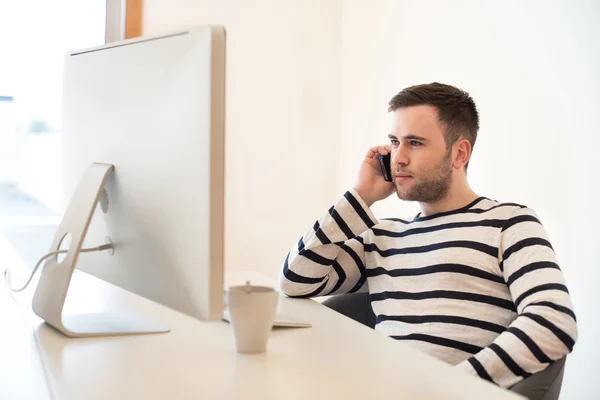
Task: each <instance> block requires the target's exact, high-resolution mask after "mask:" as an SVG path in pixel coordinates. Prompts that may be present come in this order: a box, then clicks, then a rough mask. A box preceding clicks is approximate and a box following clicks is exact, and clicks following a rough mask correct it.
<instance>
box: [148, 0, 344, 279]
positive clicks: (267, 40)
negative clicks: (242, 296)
mask: <svg viewBox="0 0 600 400" xmlns="http://www.w3.org/2000/svg"><path fill="white" fill-rule="evenodd" d="M207 23H210V24H220V25H224V26H225V27H226V30H227V67H228V70H227V104H226V107H227V118H226V132H227V138H226V153H227V159H226V169H227V171H226V192H227V195H226V196H227V199H226V210H225V211H226V220H227V222H226V261H225V262H226V268H227V270H228V272H232V271H233V272H237V271H239V270H257V271H260V272H263V273H265V274H267V275H268V276H270V277H273V278H275V277H276V276H277V274H278V272H279V270H280V269H281V266H282V264H283V260H284V259H285V256H286V254H287V252H288V250H289V249H290V248H291V246H292V245H293V244H294V243H296V242H297V241H298V239H299V237H300V235H301V234H302V233H303V232H304V231H305V230H307V229H308V228H310V226H312V222H313V221H314V220H315V219H316V218H317V217H318V216H320V215H321V213H322V212H324V211H326V210H327V209H328V208H329V207H330V206H331V201H332V199H335V198H337V194H336V193H335V190H336V185H335V181H336V178H337V176H336V175H337V165H338V153H337V151H336V150H335V149H336V146H337V141H338V135H339V129H340V128H339V115H340V100H339V98H340V79H339V71H340V58H341V1H338V0H334V1H327V2H323V1H321V0H270V1H269V0H219V1H214V0H212V1H211V0H168V1H167V0H145V1H144V20H143V24H144V28H143V29H144V34H145V35H150V34H157V33H162V32H166V31H171V30H176V29H180V28H187V27H189V26H194V25H198V24H207Z"/></svg>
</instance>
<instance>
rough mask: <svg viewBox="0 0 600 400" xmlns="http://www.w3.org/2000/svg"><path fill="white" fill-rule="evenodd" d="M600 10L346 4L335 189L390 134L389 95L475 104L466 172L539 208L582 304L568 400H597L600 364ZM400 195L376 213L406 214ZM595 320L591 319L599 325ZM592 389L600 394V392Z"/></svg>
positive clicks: (498, 195) (350, 0)
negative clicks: (449, 91)
mask: <svg viewBox="0 0 600 400" xmlns="http://www.w3.org/2000/svg"><path fill="white" fill-rule="evenodd" d="M599 17H600V3H599V2H595V1H573V2H567V1H560V2H559V1H554V2H549V1H527V2H523V1H508V2H506V1H504V2H481V1H453V2H450V1H445V0H436V1H431V0H429V1H422V0H419V1H399V0H390V1H381V0H380V1H378V2H377V7H373V2H372V1H367V0H347V1H345V2H344V7H343V20H342V26H343V34H342V38H343V52H342V87H341V90H342V107H341V134H342V140H341V142H340V143H341V146H342V154H341V157H340V167H339V168H340V172H339V180H338V192H339V191H341V190H343V189H344V188H347V187H348V186H349V185H351V184H352V183H353V182H354V179H355V173H356V170H357V167H358V162H359V161H360V159H361V157H362V156H363V153H364V152H365V150H366V149H367V147H368V146H370V145H373V144H377V143H382V142H384V141H385V140H386V135H387V133H388V131H389V118H388V115H387V111H386V109H387V102H388V100H389V99H390V98H391V97H392V96H393V95H394V94H395V93H396V92H398V91H399V90H401V89H402V88H404V87H406V86H409V85H413V84H418V83H427V82H432V81H439V82H444V83H449V84H453V85H457V86H459V87H461V88H464V89H465V90H467V91H469V92H470V93H471V94H472V96H473V97H474V99H475V101H476V103H477V105H478V108H479V110H480V116H481V130H480V136H479V138H478V142H477V144H476V145H475V148H474V153H473V158H472V162H471V164H470V166H469V180H470V182H471V185H472V186H473V188H474V190H475V191H476V192H477V193H479V194H480V195H484V196H487V197H490V198H493V199H497V200H499V201H511V202H518V203H522V204H526V205H528V206H530V207H532V208H534V209H535V210H536V211H537V213H538V214H539V216H540V218H541V220H542V222H543V223H544V225H545V226H546V228H547V230H548V232H549V235H550V238H551V240H552V242H553V244H554V247H555V249H556V252H557V256H558V258H559V261H560V263H561V267H562V269H563V271H564V273H565V275H566V279H567V283H568V285H569V287H570V290H571V293H572V295H573V300H574V302H575V308H576V312H577V315H578V321H579V326H580V340H579V342H578V344H577V345H576V347H575V352H574V353H573V354H572V355H571V356H570V358H569V361H568V366H567V370H566V377H565V380H564V386H563V392H562V396H561V398H563V399H583V398H586V399H587V398H595V397H597V396H598V394H600V389H599V388H598V385H597V383H596V382H595V381H594V375H593V374H594V372H593V371H596V370H597V368H596V367H594V365H593V364H592V363H593V362H595V361H596V360H597V359H598V358H599V357H600V351H599V349H600V346H598V345H597V344H596V343H594V339H595V337H597V336H599V335H600V323H599V322H597V312H595V307H596V304H598V302H599V300H600V295H599V294H598V292H599V291H598V289H597V287H596V286H597V282H598V281H600V257H599V256H598V252H597V251H595V249H597V248H598V247H599V245H600V243H599V239H598V238H599V235H598V234H597V228H596V227H597V226H598V225H599V224H600V218H599V212H598V206H596V201H597V199H598V198H599V195H600V193H599V191H598V185H599V182H600V179H599V178H598V173H599V172H600V168H599V167H598V165H597V162H598V161H597V159H598V156H597V154H598V152H599V151H600V147H599V146H600V141H599V139H598V136H599V135H600V133H599V132H598V122H597V114H598V112H599V111H600V97H599V96H600V78H599V76H600V72H599V71H600V59H599V55H600V28H599V27H598V25H597V23H596V22H597V21H598V19H599ZM414 210H415V205H414V204H406V203H401V202H400V201H399V200H397V199H396V198H392V199H389V200H388V201H386V202H383V203H381V204H380V205H378V206H377V208H376V212H377V214H379V215H387V216H390V215H405V214H406V213H412V212H414ZM595 317H596V318H595ZM594 394H596V396H594Z"/></svg>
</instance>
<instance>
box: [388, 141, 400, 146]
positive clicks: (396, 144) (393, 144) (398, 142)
mask: <svg viewBox="0 0 600 400" xmlns="http://www.w3.org/2000/svg"><path fill="white" fill-rule="evenodd" d="M390 143H391V144H392V147H398V145H399V144H400V141H399V140H398V139H392V140H390Z"/></svg>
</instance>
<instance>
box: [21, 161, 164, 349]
mask: <svg viewBox="0 0 600 400" xmlns="http://www.w3.org/2000/svg"><path fill="white" fill-rule="evenodd" d="M113 171H114V166H113V165H111V164H99V163H93V164H92V165H90V166H89V167H88V168H87V170H86V171H85V172H84V175H83V177H82V178H81V181H80V182H79V184H78V185H77V188H76V189H75V193H74V194H73V197H72V198H71V201H70V203H69V206H68V208H67V210H66V212H65V215H64V217H63V219H62V222H61V224H60V226H59V227H58V230H57V231H56V234H55V236H54V239H53V241H52V249H51V251H54V250H58V249H59V246H60V245H61V242H62V240H63V238H65V237H66V236H67V235H68V234H70V235H71V245H70V247H69V249H68V252H67V253H66V254H65V257H64V259H63V260H62V261H60V262H59V261H58V257H56V256H55V257H52V258H50V259H49V260H48V261H47V262H46V264H45V266H44V268H43V270H42V273H41V276H40V279H39V282H38V285H37V288H36V290H35V293H34V295H33V301H32V307H33V311H34V312H35V314H36V315H38V316H39V317H40V318H42V319H43V320H44V321H46V323H48V324H49V325H51V326H52V327H54V328H55V329H57V330H59V331H60V332H62V333H63V334H65V335H66V336H69V337H89V336H115V335H135V334H147V333H164V332H169V331H170V329H169V328H168V327H166V326H164V325H162V324H160V323H157V322H154V321H152V320H150V319H148V318H146V317H143V316H141V315H137V314H135V313H133V312H123V311H107V312H102V313H90V314H76V315H64V316H63V314H62V313H63V308H64V304H65V298H66V297H67V291H68V289H69V283H70V282H71V276H72V274H73V271H74V270H75V267H76V265H77V258H78V257H79V253H80V251H81V247H82V245H83V241H84V239H85V235H86V233H87V230H88V227H89V225H90V222H91V220H92V217H93V215H94V210H95V209H96V205H97V204H98V202H99V200H100V196H101V193H102V191H103V189H104V185H105V183H106V180H107V178H108V176H109V175H110V174H111V173H112V172H113ZM101 244H102V243H99V244H98V245H101Z"/></svg>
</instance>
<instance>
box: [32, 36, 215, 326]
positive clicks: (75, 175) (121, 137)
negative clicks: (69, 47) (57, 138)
mask: <svg viewBox="0 0 600 400" xmlns="http://www.w3.org/2000/svg"><path fill="white" fill-rule="evenodd" d="M63 113H64V122H63V126H64V130H63V154H62V157H63V161H64V162H63V185H64V194H65V197H64V198H65V199H66V200H67V203H68V204H69V205H68V207H72V208H76V207H77V206H78V204H77V202H78V201H81V200H78V199H77V198H75V197H74V196H75V192H76V188H77V185H78V184H80V182H81V179H82V176H83V174H84V171H86V169H87V168H89V167H90V165H92V164H93V163H103V164H104V165H112V166H114V171H113V172H112V173H110V174H109V175H108V178H107V179H106V181H105V183H104V184H103V189H102V191H101V192H100V196H99V206H98V207H96V208H95V211H94V214H93V217H92V218H91V221H90V223H89V226H88V227H87V232H86V233H84V236H85V239H84V241H83V247H94V246H98V245H101V244H104V243H106V241H107V238H109V239H110V241H111V242H112V243H113V245H114V253H112V252H109V251H106V252H96V253H85V254H83V253H82V254H78V259H77V257H75V258H76V264H77V265H76V267H77V269H79V270H82V271H84V272H86V273H89V274H91V275H94V276H96V277H98V278H100V279H102V280H104V281H107V282H110V283H112V284H114V285H117V286H119V287H121V288H124V289H126V290H128V291H131V292H133V293H136V294H138V295H141V296H143V297H146V298H148V299H151V300H153V301H155V302H158V303H161V304H163V305H165V306H168V307H170V308H172V309H174V310H177V311H180V312H182V313H185V314H187V315H190V316H192V317H195V318H198V319H201V320H215V319H221V318H222V316H223V308H224V299H223V296H224V278H223V274H224V273H223V269H224V266H223V263H224V243H223V241H224V186H225V185H224V163H225V161H224V158H225V151H224V147H225V137H224V119H225V31H224V29H223V28H222V27H219V26H202V27H197V28H193V29H189V30H184V31H181V32H175V33H171V34H166V35H161V36H153V37H143V38H137V39H132V40H126V41H123V42H118V43H111V44H107V45H104V46H101V47H97V48H91V49H86V50H81V51H76V52H72V53H70V54H68V55H67V56H66V60H65V66H64V109H63ZM79 197H80V198H81V196H79ZM86 201H87V200H86ZM68 207H67V209H68ZM66 217H67V216H66V215H65V218H66ZM84 231H85V230H84ZM55 239H57V240H55V243H54V245H53V246H56V243H58V241H60V239H61V238H60V237H57V238H55ZM52 250H55V249H52ZM60 265H61V264H60V262H59V263H58V264H57V265H51V266H48V265H47V266H46V268H45V269H44V271H43V273H42V277H41V278H40V283H39V284H38V289H37V291H36V294H35V296H37V297H38V299H37V301H36V299H35V297H34V310H35V309H36V307H37V309H38V311H39V312H38V311H36V313H37V314H38V315H40V314H47V310H43V309H44V308H48V306H47V305H44V301H46V302H47V301H48V300H47V299H44V297H51V295H50V292H51V290H52V287H48V288H41V289H40V286H42V284H45V286H51V284H53V282H54V281H56V274H55V275H54V277H55V279H52V276H51V274H52V273H53V272H54V269H56V268H58V267H60ZM44 275H46V276H45V277H44ZM54 285H56V284H54ZM54 290H56V288H54ZM36 304H37V306H36ZM40 316H42V315H40ZM42 318H44V316H42ZM45 319H46V320H47V321H48V318H45ZM63 322H65V321H64V318H63ZM126 322H127V321H125V323H126ZM51 324H52V323H51ZM95 324H96V326H98V323H95ZM53 325H54V324H53ZM77 329H79V330H81V326H75V327H71V328H69V327H67V328H66V329H65V330H63V332H64V333H65V334H68V335H70V334H72V336H82V335H91V334H94V333H99V332H87V331H86V332H81V331H80V332H78V331H77ZM61 330H62V329H61ZM84 330H85V329H84ZM100 330H101V331H102V332H101V333H102V334H108V333H110V332H109V331H110V329H109V328H106V329H105V328H101V329H100ZM114 333H118V332H114ZM123 333H127V332H123ZM129 333H136V332H129Z"/></svg>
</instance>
